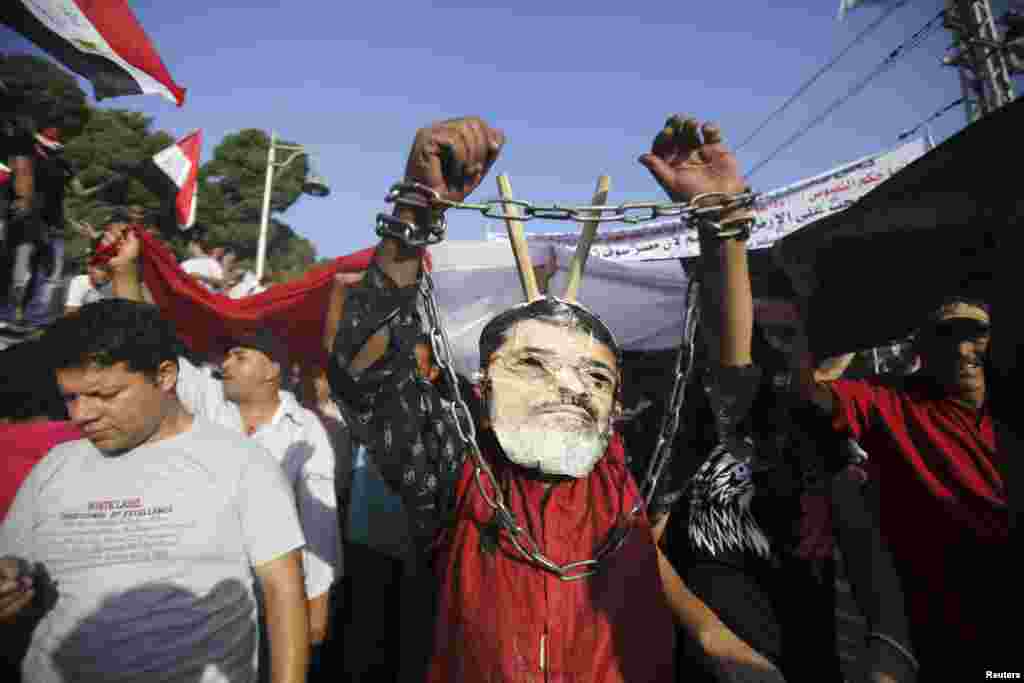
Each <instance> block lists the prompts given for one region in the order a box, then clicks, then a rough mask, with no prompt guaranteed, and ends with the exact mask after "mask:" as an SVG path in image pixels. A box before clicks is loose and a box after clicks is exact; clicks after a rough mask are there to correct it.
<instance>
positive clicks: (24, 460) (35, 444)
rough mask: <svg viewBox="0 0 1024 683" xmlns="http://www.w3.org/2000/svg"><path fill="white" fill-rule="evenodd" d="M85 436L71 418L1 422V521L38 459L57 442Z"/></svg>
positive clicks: (60, 442)
mask: <svg viewBox="0 0 1024 683" xmlns="http://www.w3.org/2000/svg"><path fill="white" fill-rule="evenodd" d="M81 438H82V433H81V432H80V431H79V430H78V427H76V426H74V425H73V424H72V423H70V422H26V423H18V424H0V522H2V521H3V520H4V518H5V517H7V510H8V509H10V507H11V503H13V502H14V496H15V495H16V494H17V493H18V487H19V486H21V482H23V481H24V480H25V477H27V476H28V473H29V472H31V471H32V468H33V467H35V466H36V463H37V462H39V461H40V460H42V459H43V456H45V455H46V454H47V453H49V452H50V449H51V448H53V447H54V446H56V445H58V444H62V443H64V442H65V441H74V440H75V439H81Z"/></svg>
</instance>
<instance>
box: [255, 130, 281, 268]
mask: <svg viewBox="0 0 1024 683" xmlns="http://www.w3.org/2000/svg"><path fill="white" fill-rule="evenodd" d="M275 144H277V133H276V132H274V131H270V149H268V150H267V177H266V180H265V181H264V183H263V212H262V214H261V216H260V241H259V246H257V247H256V281H257V282H260V281H262V280H263V265H264V262H265V261H266V260H267V228H268V227H269V226H270V188H271V185H273V183H274V145H275Z"/></svg>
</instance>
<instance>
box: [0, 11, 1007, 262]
mask: <svg viewBox="0 0 1024 683" xmlns="http://www.w3.org/2000/svg"><path fill="white" fill-rule="evenodd" d="M838 4H839V3H838V1H837V0H819V1H812V0H804V1H802V2H795V1H793V2H774V3H754V2H750V1H749V0H732V1H731V2H730V1H729V0H719V1H718V2H700V3H678V2H677V3H667V2H664V1H661V2H654V1H649V0H632V1H631V2H628V3H602V2H593V1H591V2H586V3H584V2H579V1H577V0H563V1H561V2H556V1H551V0H549V1H547V2H539V1H537V0H517V2H516V3H515V6H514V9H504V8H492V7H484V6H480V5H478V4H475V3H469V2H459V1H458V0H454V1H453V0H445V1H442V2H433V3H426V2H411V1H407V0H391V1H389V2H355V3H349V2H338V1H337V0H318V1H315V0H303V1H302V2H280V3H270V2H262V3H261V2H248V3H233V2H227V1H226V0H178V1H177V2H173V3H170V2H158V1H155V0H131V6H132V8H133V9H134V10H135V13H136V15H137V16H138V18H139V20H140V22H141V23H142V25H143V26H144V27H145V28H146V30H147V32H148V33H149V35H150V37H151V38H152V39H153V41H154V43H155V45H156V47H157V49H158V50H159V52H160V54H161V55H162V57H163V59H164V62H165V63H166V65H167V67H168V69H169V70H170V72H171V73H172V75H173V76H174V78H175V80H176V81H177V82H178V83H180V84H181V85H183V86H184V87H186V88H188V95H187V100H186V103H185V106H184V107H183V108H181V109H178V108H176V107H175V106H174V105H173V104H171V103H170V102H167V101H164V100H162V99H160V98H158V97H155V96H146V97H126V98H118V99H115V100H108V101H107V102H106V103H104V106H113V107H123V108H129V109H135V110H139V111H143V112H145V113H147V114H149V115H151V116H153V117H155V126H156V127H158V128H161V129H164V130H167V131H168V132H170V133H172V134H175V135H180V134H183V133H185V132H187V131H189V130H191V129H193V128H203V130H204V134H205V142H204V150H203V152H204V159H205V158H207V157H208V156H209V155H210V154H211V153H212V151H213V148H214V145H215V144H216V143H217V142H218V141H219V140H220V139H221V137H223V136H224V135H225V134H227V133H230V132H232V131H236V130H238V129H241V128H264V129H270V128H273V129H276V130H277V131H278V132H279V134H280V135H282V136H283V137H285V138H288V139H292V140H296V141H298V142H301V143H302V144H304V145H306V146H307V147H308V148H309V149H310V150H311V151H313V152H315V154H316V156H315V162H316V166H317V168H318V169H319V170H320V172H321V173H322V174H324V175H325V176H326V177H327V179H328V180H329V182H330V184H331V187H332V193H331V195H330V197H328V198H326V199H314V198H309V197H304V198H303V199H301V200H300V201H299V202H298V203H297V204H296V205H295V206H294V207H293V208H292V209H291V210H290V211H289V212H288V213H287V214H285V215H284V216H283V217H282V218H283V219H284V220H286V221H287V222H289V223H290V224H291V225H292V226H293V227H295V228H296V229H297V230H298V231H299V232H300V233H301V234H303V235H304V236H305V237H307V238H309V239H310V240H312V241H313V243H314V244H315V245H316V246H317V249H318V252H319V254H320V255H321V256H328V257H329V256H337V255H340V254H344V253H348V252H351V251H354V250H356V249H359V248H362V247H365V246H368V245H370V244H372V243H373V242H374V241H375V236H374V234H373V219H374V216H375V214H376V213H377V212H378V211H380V210H382V207H383V206H384V205H383V202H382V198H383V196H384V194H385V192H386V191H387V189H388V187H389V185H390V184H391V183H392V182H394V181H396V180H398V179H399V178H400V175H401V173H402V170H403V167H404V162H405V156H406V153H407V150H408V145H409V143H410V141H411V139H412V137H413V134H414V133H415V131H416V129H417V128H418V127H420V126H423V125H426V124H427V123H429V122H431V121H433V120H435V119H439V118H448V117H452V116H458V115H463V114H478V115H480V116H482V117H484V118H485V119H486V120H487V121H488V122H490V123H492V124H493V125H496V126H498V127H500V128H503V129H504V131H505V133H506V135H507V137H508V144H507V145H506V148H505V150H504V153H503V154H502V157H501V158H500V159H499V160H498V162H497V164H496V168H495V170H494V172H492V177H489V178H488V179H487V180H486V181H485V184H484V186H483V187H482V188H481V189H480V190H478V191H477V194H476V195H475V197H476V198H485V197H487V196H491V195H494V194H496V191H495V185H494V182H495V181H494V178H493V175H496V174H497V173H498V172H503V173H507V174H509V176H510V178H511V181H512V185H513V189H514V191H515V194H516V195H517V196H519V197H522V198H525V199H530V200H531V201H535V202H553V201H559V202H566V203H585V202H587V201H588V200H589V197H590V195H591V194H592V192H593V189H594V183H595V179H596V177H597V176H598V175H600V174H608V175H610V176H611V178H612V194H611V197H610V201H611V202H616V203H617V202H621V201H633V200H641V199H660V198H661V191H660V189H659V188H658V187H657V185H656V184H655V183H654V182H653V180H651V178H650V177H649V175H648V172H647V171H646V169H644V168H643V167H641V166H640V165H639V164H638V163H637V162H636V157H637V156H638V155H640V154H641V153H643V152H644V151H646V150H647V148H648V146H649V144H650V140H651V138H652V136H653V135H654V134H655V133H656V132H657V131H658V130H659V128H660V127H661V125H662V124H663V122H664V119H665V117H666V116H667V115H668V114H671V113H673V112H685V113H692V114H694V115H696V116H698V117H701V118H712V119H714V120H715V121H717V122H719V124H720V125H721V126H722V128H723V130H724V132H725V135H726V137H727V140H730V141H732V142H734V143H735V142H737V141H739V140H740V139H743V138H745V137H746V135H747V133H749V132H750V131H751V130H752V129H753V128H754V127H755V126H757V125H758V124H759V123H760V122H761V120H762V119H763V118H764V117H765V116H766V115H767V114H768V113H769V112H771V111H772V110H774V109H775V108H776V107H777V106H779V105H780V104H781V103H782V102H783V101H784V100H785V99H786V98H787V97H788V96H789V95H790V94H792V93H793V92H794V91H795V90H796V88H797V87H798V86H799V85H800V84H801V83H802V82H803V81H804V80H805V79H806V78H808V77H809V76H810V75H811V74H812V73H813V72H814V71H815V70H817V69H818V68H819V67H820V66H821V65H823V64H824V63H825V62H827V61H828V60H829V59H830V58H831V57H832V56H833V55H834V54H836V53H837V52H838V51H839V50H840V49H841V48H842V47H843V46H845V45H846V43H848V42H849V41H850V40H851V39H852V38H853V37H854V36H855V35H856V34H857V33H858V32H859V31H860V30H861V29H863V28H864V26H866V25H867V24H868V23H870V22H871V21H872V20H873V19H874V18H876V17H877V16H878V15H879V14H880V13H881V12H882V9H881V8H879V7H865V8H862V9H858V10H856V11H853V12H852V13H850V14H849V15H848V16H847V18H846V20H845V21H844V22H839V21H837V20H836V9H837V6H838ZM997 4H998V3H997ZM941 6H942V1H941V0H911V2H910V3H908V5H907V6H906V7H903V8H902V9H900V10H899V11H897V12H896V13H895V14H894V15H893V16H891V17H890V18H889V19H888V21H887V22H886V23H885V24H883V25H882V26H881V28H880V29H878V30H877V31H876V32H875V33H874V34H873V35H872V36H871V37H870V38H869V39H868V40H866V41H865V42H864V43H862V44H861V45H860V46H859V47H858V48H857V49H855V50H854V51H853V52H852V53H851V54H850V55H848V56H847V58H846V59H844V60H843V61H842V62H840V63H839V64H838V65H837V67H836V68H835V69H833V70H832V71H831V72H829V74H827V75H826V76H825V77H824V78H823V79H822V80H821V81H819V82H818V83H817V84H816V85H815V86H814V87H813V88H812V89H811V90H810V91H809V92H808V93H807V94H806V96H804V97H803V98H801V99H800V100H799V101H798V102H796V103H795V104H794V105H793V106H792V107H791V108H790V109H789V110H788V111H787V112H786V113H785V114H784V115H783V116H782V117H780V118H779V119H777V120H776V121H775V122H774V123H773V124H772V125H770V126H769V127H768V128H767V129H765V130H764V131H763V132H762V133H761V134H760V135H759V136H758V137H757V138H755V139H754V140H753V141H752V142H751V143H750V144H749V145H747V146H746V147H745V148H744V149H743V150H742V151H741V153H740V159H741V161H742V162H743V164H744V166H745V167H746V168H750V167H752V166H753V165H754V164H755V163H756V162H758V161H760V160H761V159H762V158H763V157H764V156H766V155H767V154H768V153H769V152H770V151H771V150H773V149H774V148H775V147H776V146H777V145H778V144H779V143H781V142H782V141H783V140H784V139H785V138H786V137H788V136H789V135H790V134H791V133H792V132H794V131H796V130H797V129H799V128H800V127H801V126H802V125H803V123H804V122H805V121H807V120H808V119H810V118H812V117H813V116H815V115H816V114H818V113H819V112H821V111H822V110H823V109H825V107H827V106H828V105H829V104H830V103H831V102H832V101H833V100H834V99H835V98H836V97H838V96H839V95H841V94H842V93H844V92H845V91H846V90H847V89H848V88H849V87H850V86H851V85H852V84H853V83H854V82H855V81H856V80H857V79H859V78H860V77H861V76H862V75H864V74H866V73H867V72H868V71H870V70H871V69H872V68H874V67H875V66H876V65H877V64H878V63H879V62H880V61H881V60H882V59H883V58H884V57H885V56H886V55H887V54H889V52H890V51H891V50H893V49H894V48H895V47H896V46H897V45H899V44H900V43H901V42H903V41H904V40H905V39H906V38H907V37H909V36H910V35H911V34H912V33H913V32H914V31H916V30H917V29H918V28H920V27H921V26H922V25H923V24H924V23H925V22H927V21H928V20H929V19H930V18H932V17H933V16H934V15H935V13H936V12H938V10H939V9H940V8H941ZM948 44H949V35H948V34H947V33H946V32H945V31H943V30H941V29H940V30H939V31H937V32H935V33H934V34H933V35H932V36H931V37H930V38H929V39H928V40H927V41H926V42H925V43H924V45H922V46H921V47H920V48H918V49H917V50H916V51H915V52H913V53H911V54H910V55H909V56H907V57H906V58H905V59H903V60H901V61H900V62H899V63H898V64H897V65H896V66H895V67H894V68H893V69H891V70H890V71H889V72H888V73H886V74H884V75H883V76H881V77H880V78H878V79H876V80H875V81H874V82H873V83H872V84H871V85H870V86H869V87H868V88H867V90H866V91H865V92H863V93H862V94H861V95H859V96H858V97H856V98H854V99H853V100H851V101H850V102H848V103H847V104H846V105H845V106H844V107H842V108H841V109H840V110H839V111H837V112H836V113H835V114H834V115H833V116H832V117H831V118H830V119H829V120H827V121H826V122H825V123H824V124H823V125H821V126H820V127H819V128H817V129H816V130H815V131H813V132H811V133H810V134H808V135H807V136H806V137H804V138H803V139H802V140H801V141H800V142H798V143H797V144H796V145H794V146H793V147H792V148H790V149H789V150H788V151H787V152H784V153H783V154H782V155H780V156H779V157H778V158H777V159H776V160H775V161H774V162H772V163H770V164H768V165H767V166H765V167H764V168H763V169H762V170H761V171H759V172H758V173H757V175H755V176H754V177H753V178H752V183H753V185H754V187H755V189H758V190H770V189H773V188H776V187H779V186H782V185H785V184H789V183H791V182H794V181H796V180H799V179H801V178H803V177H806V176H809V175H813V174H816V173H819V172H822V171H825V170H827V169H829V168H830V167H832V166H835V165H837V164H840V163H842V162H845V161H849V160H853V159H856V158H859V157H862V156H864V155H867V154H871V153H873V152H876V151H880V150H883V149H886V148H889V147H892V146H895V145H896V144H897V136H898V135H899V134H900V133H901V132H903V131H904V130H906V129H908V128H910V127H912V126H914V125H915V124H916V123H918V122H919V121H920V120H921V119H923V118H925V117H927V116H928V115H930V114H931V113H932V112H934V111H936V110H938V109H939V108H941V107H943V106H945V105H946V104H948V103H949V102H951V101H953V100H955V99H956V98H958V97H959V96H960V86H959V80H958V78H957V75H956V72H955V71H953V70H951V69H949V68H948V67H943V66H942V65H941V63H940V59H941V57H942V55H943V54H944V52H945V48H946V47H947V45H948ZM0 49H4V50H10V51H22V50H26V51H27V50H30V49H31V46H30V45H29V44H28V43H26V42H25V41H23V40H21V39H20V37H18V36H16V35H15V34H13V33H12V32H10V31H9V30H7V29H6V28H5V27H0ZM86 90H87V91H88V92H90V93H91V88H89V87H87V88H86ZM964 123H965V119H964V115H963V112H962V109H957V110H954V111H952V112H950V113H949V114H947V115H946V116H945V117H943V118H942V119H940V120H939V121H937V122H936V123H935V124H933V130H934V133H935V135H936V138H937V139H938V140H941V139H943V138H945V137H947V136H949V135H951V134H953V133H955V132H956V131H957V130H959V129H960V128H961V127H962V126H963V125H964ZM452 213H454V212H452ZM449 221H450V226H451V228H450V237H451V238H453V239H478V238H480V237H481V235H482V234H483V231H484V228H485V223H484V220H483V219H482V218H481V217H480V216H478V215H474V214H464V213H459V214H458V215H451V216H450V218H449ZM529 227H530V228H531V229H539V230H544V229H548V230H559V231H561V230H564V229H566V228H565V226H564V225H550V224H549V225H546V226H540V225H534V224H531V225H530V226H529Z"/></svg>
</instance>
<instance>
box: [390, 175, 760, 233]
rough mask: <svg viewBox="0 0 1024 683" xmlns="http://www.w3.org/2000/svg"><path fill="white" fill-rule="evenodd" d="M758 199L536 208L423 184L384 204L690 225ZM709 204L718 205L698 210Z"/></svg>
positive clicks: (394, 191) (715, 195) (720, 196)
mask: <svg viewBox="0 0 1024 683" xmlns="http://www.w3.org/2000/svg"><path fill="white" fill-rule="evenodd" d="M756 199H757V194H755V193H754V192H744V193H741V194H735V195H733V194H727V193H724V192H708V193H705V194H701V195H697V196H696V197H694V198H693V199H691V200H690V201H688V202H626V203H624V204H618V205H606V204H601V205H597V206H587V205H581V206H562V205H559V204H550V205H545V204H534V203H532V202H528V201H526V200H525V199H489V200H487V201H485V202H479V203H470V202H455V201H452V200H450V199H444V198H443V197H441V194H440V193H439V192H437V190H434V189H432V188H430V187H427V186H426V185H423V184H422V183H412V182H401V183H395V184H394V185H392V186H391V189H390V190H389V191H388V194H387V196H386V197H385V198H384V200H385V201H386V202H388V203H393V204H397V205H399V206H411V207H416V208H419V209H423V208H430V209H433V210H434V211H435V212H437V211H445V210H447V209H461V210H464V211H479V212H480V213H481V214H482V215H483V216H484V218H492V219H495V220H517V221H522V222H526V221H532V220H548V221H576V222H578V223H630V224H636V223H645V222H647V221H652V220H656V219H659V218H671V217H682V218H684V219H685V220H687V221H691V222H692V221H696V220H699V219H711V220H713V219H714V218H715V217H717V216H720V215H721V214H722V213H725V212H727V211H731V210H733V209H739V208H747V207H750V206H753V204H754V201H755V200H756ZM708 200H717V201H718V203H717V204H713V205H709V206H698V204H699V203H703V202H706V201H708Z"/></svg>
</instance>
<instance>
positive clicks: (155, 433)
mask: <svg viewBox="0 0 1024 683" xmlns="http://www.w3.org/2000/svg"><path fill="white" fill-rule="evenodd" d="M43 343H44V344H45V348H46V351H47V354H48V360H49V362H50V363H52V366H53V367H55V368H56V378H57V383H58V385H59V387H60V392H61V395H62V397H63V399H64V402H65V405H66V406H67V410H68V413H69V415H70V417H71V420H72V422H73V423H74V425H75V426H76V427H78V428H80V429H81V432H82V434H83V435H84V436H85V438H84V439H80V440H77V441H70V442H67V443H64V444H61V445H59V446H57V447H56V448H54V449H53V450H51V451H50V452H49V454H48V455H47V456H46V457H44V458H43V459H42V461H40V462H39V463H38V464H37V465H36V466H35V467H34V468H33V469H32V471H31V472H30V473H29V475H28V477H27V478H26V479H25V481H24V483H23V484H22V485H21V487H20V488H19V490H18V494H17V496H16V497H15V499H14V503H13V505H12V506H11V508H10V512H9V514H8V515H7V517H6V519H5V520H4V523H3V525H2V526H0V549H2V552H3V553H4V555H5V557H3V558H0V630H2V629H20V628H25V627H26V626H27V624H25V623H24V621H23V620H22V619H19V616H21V615H22V614H23V613H24V612H25V611H26V608H28V607H29V605H30V604H32V603H33V601H35V603H36V605H37V606H39V607H40V608H41V609H46V610H47V613H46V615H45V616H44V617H43V619H42V622H41V623H40V624H39V625H38V626H37V627H36V628H35V630H34V632H33V635H32V644H31V646H30V648H29V651H28V654H27V656H26V657H25V661H24V664H23V666H22V671H23V674H24V679H25V680H26V681H28V682H30V683H36V682H39V683H43V682H46V683H57V682H59V681H111V680H178V681H184V680H189V681H197V682H202V683H226V682H227V681H232V683H241V682H243V681H244V682H247V683H248V682H254V681H256V680H257V675H256V671H257V653H258V651H259V642H258V641H259V637H258V630H257V620H256V602H255V596H256V593H255V591H256V589H257V587H258V588H259V590H260V594H261V595H262V596H263V599H262V603H263V606H264V609H265V613H266V616H267V623H268V629H267V632H268V635H269V638H268V640H269V653H270V660H269V662H268V663H267V670H268V673H269V674H270V676H271V677H270V679H269V680H272V681H275V682H278V683H284V682H285V681H289V682H291V683H298V682H299V681H302V680H304V679H305V675H306V668H307V662H308V649H307V647H308V639H309V633H308V623H307V616H306V605H305V600H304V594H303V582H302V554H301V552H300V549H301V548H303V547H304V546H305V545H306V544H305V539H304V538H303V535H302V530H301V528H300V526H299V519H298V515H297V514H296V511H295V499H294V496H293V494H292V491H291V488H290V486H289V483H288V481H287V480H286V479H285V477H284V476H283V474H282V472H281V468H280V466H279V465H278V464H277V463H276V462H275V461H274V459H273V458H272V457H271V456H270V455H269V454H268V453H267V452H266V451H265V450H264V449H263V448H261V447H260V446H259V445H257V444H255V443H253V442H252V441H251V440H250V439H247V438H245V437H243V436H241V435H240V434H236V433H232V432H231V431H230V430H228V429H224V428H223V427H219V426H217V425H215V424H213V423H212V422H210V421H209V420H208V419H206V418H205V417H202V416H198V415H193V414H192V413H190V412H189V411H188V410H187V408H186V406H185V405H184V404H183V403H182V401H181V400H180V399H179V397H178V394H177V392H176V385H177V384H178V382H179V379H180V376H181V375H180V369H179V364H178V360H177V358H178V353H179V343H178V341H177V339H176V336H175V332H174V329H173V327H172V326H171V325H170V323H168V322H167V321H166V320H163V319H162V318H161V317H160V315H159V312H158V311H157V310H156V308H155V307H154V306H150V305H148V304H140V303H136V302H131V301H123V300H119V299H108V300H104V301H99V302H96V303H92V304H86V305H85V306H83V307H82V308H81V309H80V310H79V311H78V313H76V314H75V315H72V316H65V317H63V318H61V319H60V320H58V321H57V322H56V323H55V324H54V325H53V326H52V327H51V328H50V329H49V331H48V332H47V333H46V336H45V337H44V342H43ZM47 576H50V577H52V581H50V580H47ZM256 584H258V586H257V585H256ZM11 636H12V634H11V633H10V632H3V633H0V637H2V638H3V642H5V643H8V642H12V641H11Z"/></svg>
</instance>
